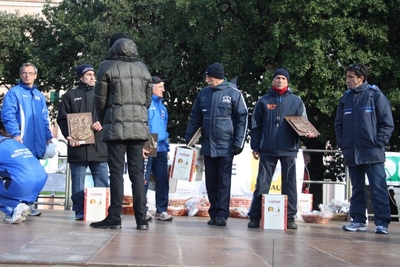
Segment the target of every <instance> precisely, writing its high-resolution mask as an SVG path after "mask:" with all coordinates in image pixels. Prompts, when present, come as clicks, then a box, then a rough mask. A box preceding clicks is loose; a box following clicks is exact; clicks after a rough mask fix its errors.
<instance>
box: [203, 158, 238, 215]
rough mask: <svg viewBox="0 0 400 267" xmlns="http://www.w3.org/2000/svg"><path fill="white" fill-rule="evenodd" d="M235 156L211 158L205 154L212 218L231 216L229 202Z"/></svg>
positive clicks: (209, 212) (209, 211)
mask: <svg viewBox="0 0 400 267" xmlns="http://www.w3.org/2000/svg"><path fill="white" fill-rule="evenodd" d="M232 162H233V156H229V157H218V158H211V157H208V156H204V168H205V176H206V189H207V195H208V200H209V201H210V208H209V210H208V214H209V215H210V217H211V218H215V217H223V218H225V219H228V217H229V202H230V200H231V179H232Z"/></svg>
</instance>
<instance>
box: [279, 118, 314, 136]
mask: <svg viewBox="0 0 400 267" xmlns="http://www.w3.org/2000/svg"><path fill="white" fill-rule="evenodd" d="M285 119H286V121H287V122H288V123H289V124H290V126H292V128H293V129H294V130H295V131H296V133H297V134H298V135H299V136H307V134H308V133H310V132H312V133H314V134H315V135H317V136H318V135H321V134H320V133H319V132H318V130H317V129H315V127H314V125H312V124H311V122H310V121H309V120H307V118H306V117H303V116H286V117H285Z"/></svg>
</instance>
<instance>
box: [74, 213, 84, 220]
mask: <svg viewBox="0 0 400 267" xmlns="http://www.w3.org/2000/svg"><path fill="white" fill-rule="evenodd" d="M75 220H77V221H83V211H76V212H75Z"/></svg>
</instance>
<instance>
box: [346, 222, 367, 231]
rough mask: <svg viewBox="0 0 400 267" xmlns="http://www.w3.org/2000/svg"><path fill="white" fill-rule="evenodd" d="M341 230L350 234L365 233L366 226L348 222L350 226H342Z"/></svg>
mask: <svg viewBox="0 0 400 267" xmlns="http://www.w3.org/2000/svg"><path fill="white" fill-rule="evenodd" d="M342 229H343V230H345V231H350V232H365V231H367V225H366V224H365V223H357V222H350V224H347V225H343V226H342Z"/></svg>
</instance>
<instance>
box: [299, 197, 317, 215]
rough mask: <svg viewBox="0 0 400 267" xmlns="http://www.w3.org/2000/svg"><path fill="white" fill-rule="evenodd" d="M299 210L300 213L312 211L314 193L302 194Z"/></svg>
mask: <svg viewBox="0 0 400 267" xmlns="http://www.w3.org/2000/svg"><path fill="white" fill-rule="evenodd" d="M298 198H299V200H298V201H299V207H298V212H299V213H300V214H302V213H306V212H310V211H312V209H313V195H312V194H300V195H298Z"/></svg>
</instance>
